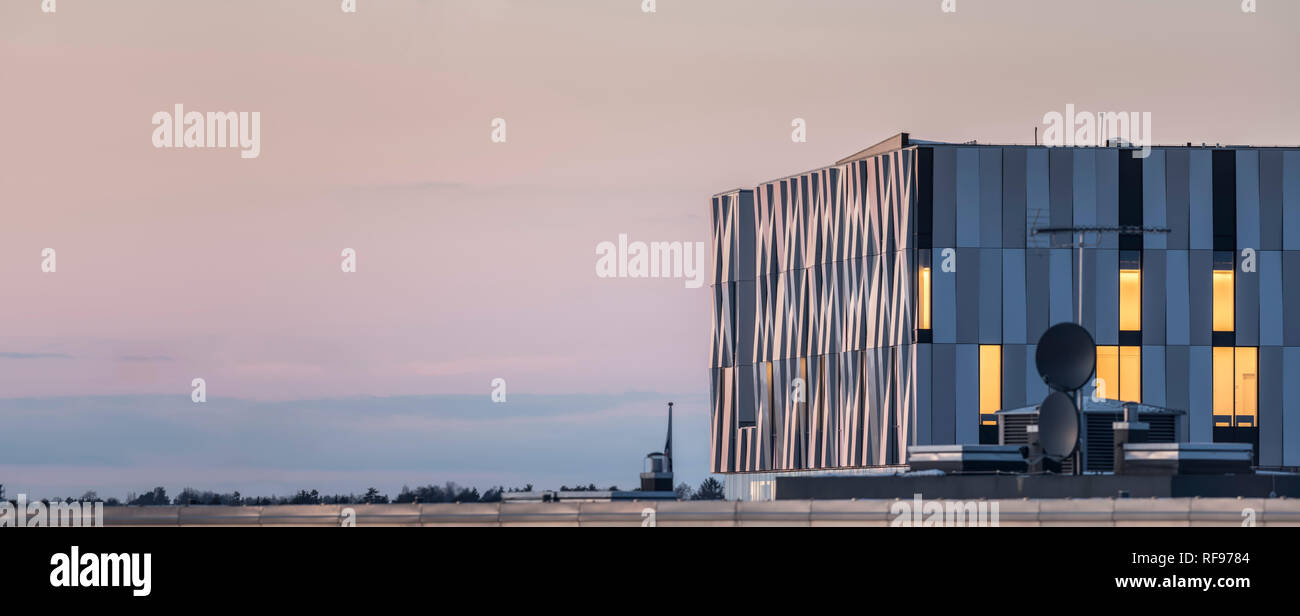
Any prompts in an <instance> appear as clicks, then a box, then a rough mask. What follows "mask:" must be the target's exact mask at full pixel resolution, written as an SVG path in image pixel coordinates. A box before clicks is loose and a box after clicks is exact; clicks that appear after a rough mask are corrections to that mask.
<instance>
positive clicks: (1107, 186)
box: [1095, 148, 1119, 248]
mask: <svg viewBox="0 0 1300 616" xmlns="http://www.w3.org/2000/svg"><path fill="white" fill-rule="evenodd" d="M1095 158H1096V159H1097V167H1096V173H1097V224H1099V225H1107V226H1114V225H1118V224H1119V150H1116V149H1114V148H1101V149H1098V150H1097V152H1096V157H1095ZM1117 238H1118V236H1116V235H1115V234H1113V233H1108V234H1105V235H1103V236H1102V237H1101V246H1100V247H1101V248H1119V240H1118V239H1117Z"/></svg>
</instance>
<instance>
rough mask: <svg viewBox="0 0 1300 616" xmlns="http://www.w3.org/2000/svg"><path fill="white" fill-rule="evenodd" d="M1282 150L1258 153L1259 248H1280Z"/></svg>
mask: <svg viewBox="0 0 1300 616" xmlns="http://www.w3.org/2000/svg"><path fill="white" fill-rule="evenodd" d="M1282 225H1283V222H1282V152H1281V151H1279V150H1268V151H1263V152H1260V153H1259V249H1260V250H1282Z"/></svg>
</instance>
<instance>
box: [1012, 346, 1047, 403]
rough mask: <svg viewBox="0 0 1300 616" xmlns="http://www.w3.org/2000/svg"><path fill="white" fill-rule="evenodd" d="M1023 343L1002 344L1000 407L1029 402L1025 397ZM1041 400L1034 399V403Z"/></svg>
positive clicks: (1031, 359)
mask: <svg viewBox="0 0 1300 616" xmlns="http://www.w3.org/2000/svg"><path fill="white" fill-rule="evenodd" d="M1026 361H1029V362H1032V361H1033V358H1028V359H1026V355H1025V345H1023V344H1006V345H1003V346H1002V408H1004V409H1014V408H1019V407H1022V406H1027V405H1028V404H1029V402H1028V401H1026V399H1025V363H1026ZM1038 402H1041V400H1035V401H1034V404H1037V403H1038Z"/></svg>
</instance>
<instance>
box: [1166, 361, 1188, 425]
mask: <svg viewBox="0 0 1300 616" xmlns="http://www.w3.org/2000/svg"><path fill="white" fill-rule="evenodd" d="M1190 360H1191V356H1190V354H1189V352H1188V349H1187V347H1185V346H1181V345H1178V346H1167V347H1165V406H1167V407H1169V408H1171V409H1179V410H1183V411H1186V410H1187V407H1188V405H1189V404H1190V402H1191V396H1189V395H1188V394H1189V389H1188V378H1187V376H1188V372H1187V370H1188V361H1190Z"/></svg>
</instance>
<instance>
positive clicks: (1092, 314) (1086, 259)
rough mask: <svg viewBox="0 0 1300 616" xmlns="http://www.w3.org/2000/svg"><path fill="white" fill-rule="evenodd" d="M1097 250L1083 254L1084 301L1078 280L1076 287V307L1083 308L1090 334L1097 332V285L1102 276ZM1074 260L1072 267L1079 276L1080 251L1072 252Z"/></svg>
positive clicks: (1071, 255) (1086, 326) (1085, 322)
mask: <svg viewBox="0 0 1300 616" xmlns="http://www.w3.org/2000/svg"><path fill="white" fill-rule="evenodd" d="M1095 252H1096V251H1095V250H1088V249H1085V250H1084V252H1083V298H1082V299H1083V301H1082V302H1080V301H1079V299H1080V297H1079V286H1078V281H1077V279H1076V281H1075V286H1074V299H1073V301H1074V305H1075V306H1080V305H1082V306H1083V327H1084V329H1087V330H1088V331H1090V332H1095V331H1097V302H1096V301H1095V300H1096V297H1097V283H1098V280H1099V277H1100V274H1099V273H1098V272H1097V256H1096V255H1095V254H1093V253H1095ZM1070 258H1071V260H1072V263H1071V267H1072V268H1074V269H1073V271H1074V275H1075V276H1078V275H1079V258H1080V255H1079V251H1077V250H1074V251H1071V252H1070Z"/></svg>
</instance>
